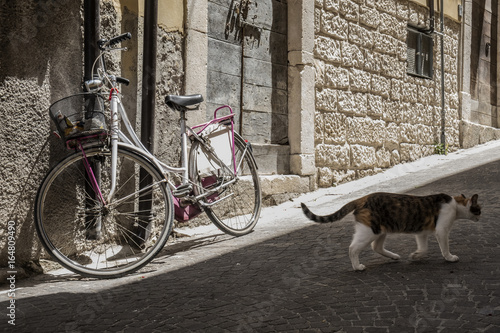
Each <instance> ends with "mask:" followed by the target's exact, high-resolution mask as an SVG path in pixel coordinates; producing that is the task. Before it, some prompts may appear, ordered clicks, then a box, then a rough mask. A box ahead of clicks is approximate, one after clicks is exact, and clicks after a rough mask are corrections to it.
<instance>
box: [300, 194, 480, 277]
mask: <svg viewBox="0 0 500 333" xmlns="http://www.w3.org/2000/svg"><path fill="white" fill-rule="evenodd" d="M477 199H478V195H477V194H474V195H473V196H472V197H471V198H466V197H465V196H464V195H463V194H462V195H461V196H457V197H451V196H449V195H447V194H435V195H428V196H414V195H405V194H395V193H372V194H369V195H367V196H364V197H362V198H359V199H357V200H354V201H351V202H349V203H348V204H346V205H344V206H343V207H342V208H340V210H338V211H337V212H335V213H333V214H331V215H327V216H318V215H316V214H314V213H312V212H311V211H310V210H309V208H307V206H306V205H305V204H304V203H302V210H303V211H304V214H305V215H306V216H307V217H308V218H309V219H311V220H313V221H315V222H320V223H327V222H334V221H338V220H340V219H342V218H343V217H345V216H346V215H347V214H349V213H350V212H352V211H354V217H355V220H356V222H358V223H356V224H355V232H354V236H353V239H352V243H351V245H350V246H349V257H350V259H351V263H352V267H353V268H354V270H359V271H362V270H364V269H365V266H364V265H362V264H360V263H359V253H360V252H361V251H362V250H363V249H364V248H365V247H366V246H367V245H368V244H370V243H371V245H372V248H373V250H374V251H375V252H377V253H380V254H381V255H383V256H386V257H389V258H391V259H395V260H397V259H399V255H397V254H395V253H392V252H390V251H387V250H386V249H385V248H384V241H385V238H386V236H387V233H411V234H415V238H416V240H417V250H416V251H415V252H413V253H412V254H411V255H410V257H411V258H412V259H418V258H421V257H422V256H424V255H425V254H426V252H427V239H428V237H429V235H430V234H433V233H434V234H435V236H436V239H437V240H438V243H439V247H440V248H441V253H442V254H443V256H444V258H445V259H446V260H447V261H452V262H454V261H458V257H457V256H455V255H452V254H451V253H450V250H449V243H448V235H449V233H450V230H451V227H452V226H453V222H454V221H455V220H458V219H469V220H472V221H478V220H479V217H480V215H481V207H480V206H479V205H478V203H477Z"/></svg>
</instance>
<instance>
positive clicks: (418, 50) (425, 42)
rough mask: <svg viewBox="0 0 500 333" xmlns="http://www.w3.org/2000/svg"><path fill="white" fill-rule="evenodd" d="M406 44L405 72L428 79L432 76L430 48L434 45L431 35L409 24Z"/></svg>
mask: <svg viewBox="0 0 500 333" xmlns="http://www.w3.org/2000/svg"><path fill="white" fill-rule="evenodd" d="M406 44H407V67H406V72H407V73H408V74H409V75H415V76H419V77H424V78H428V79H430V78H432V74H433V72H432V70H433V69H432V61H433V58H432V50H433V46H434V40H433V38H432V35H429V34H426V33H423V32H421V31H418V30H416V29H415V28H412V27H410V26H409V27H408V35H407V39H406Z"/></svg>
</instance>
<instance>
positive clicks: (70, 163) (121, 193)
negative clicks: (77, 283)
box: [35, 146, 173, 278]
mask: <svg viewBox="0 0 500 333" xmlns="http://www.w3.org/2000/svg"><path fill="white" fill-rule="evenodd" d="M85 154H86V156H87V159H88V160H92V161H97V162H95V163H100V165H101V166H100V167H97V168H94V172H98V171H99V169H100V176H99V178H100V181H99V183H100V188H101V191H102V194H103V197H104V198H106V197H107V194H108V193H109V187H110V177H109V170H110V167H109V163H110V160H111V153H110V152H109V150H108V149H107V148H106V147H105V146H98V147H92V148H89V149H86V150H85ZM83 161H84V159H83V154H82V153H81V152H75V153H73V154H71V155H69V156H67V157H66V158H64V159H63V160H62V161H61V162H59V163H58V164H57V165H56V166H55V167H54V168H52V169H51V170H50V171H49V172H48V173H47V175H46V177H45V179H44V180H43V182H42V184H41V186H40V188H39V190H38V193H37V196H36V200H35V226H36V230H37V233H38V235H39V238H40V240H41V242H42V244H43V246H44V248H45V249H46V250H47V252H48V253H49V254H50V255H51V256H52V257H53V258H55V259H56V260H57V261H58V262H59V263H60V264H61V265H62V266H63V267H65V268H67V269H69V270H71V271H73V272H75V273H78V274H80V275H82V276H87V277H95V278H115V277H119V276H122V275H125V274H128V273H131V272H134V271H136V270H138V269H140V268H141V267H143V266H145V265H146V264H148V263H149V262H150V261H151V260H152V259H153V258H154V256H155V255H156V254H157V253H158V252H159V251H160V250H161V249H162V248H163V246H164V245H165V243H166V241H167V239H168V237H169V235H170V232H171V230H172V224H173V201H172V196H171V193H170V189H169V188H168V186H167V185H166V182H164V181H163V179H164V177H163V176H162V174H161V172H160V171H159V170H158V169H157V167H156V166H154V165H153V164H152V163H151V162H150V161H149V160H148V159H147V158H145V157H143V156H142V155H140V154H138V153H136V152H134V151H133V150H130V149H127V148H126V147H120V146H119V147H118V163H117V177H116V178H117V179H116V182H117V187H116V192H115V195H114V197H113V201H112V202H110V203H108V204H106V205H103V204H102V203H101V201H99V200H96V199H95V196H94V194H93V190H91V191H89V190H88V188H85V184H88V183H89V181H88V178H87V176H86V174H87V172H86V170H85V168H84V167H83ZM145 177H151V178H150V180H151V179H152V180H153V182H150V184H152V185H151V187H150V188H149V189H148V188H147V187H143V188H145V189H146V190H144V189H143V190H141V187H140V186H141V185H140V181H141V180H143V179H145ZM120 199H121V201H120ZM144 205H146V206H148V205H149V206H150V207H151V209H149V208H148V207H146V208H144V207H145V206H144Z"/></svg>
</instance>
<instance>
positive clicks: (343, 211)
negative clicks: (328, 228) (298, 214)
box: [300, 200, 357, 223]
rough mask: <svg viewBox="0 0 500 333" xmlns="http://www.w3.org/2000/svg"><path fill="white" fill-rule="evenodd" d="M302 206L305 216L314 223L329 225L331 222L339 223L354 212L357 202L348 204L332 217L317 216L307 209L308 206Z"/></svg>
mask: <svg viewBox="0 0 500 333" xmlns="http://www.w3.org/2000/svg"><path fill="white" fill-rule="evenodd" d="M300 205H301V206H302V211H303V212H304V215H305V216H307V218H308V219H310V220H312V221H314V222H319V223H329V222H335V221H338V220H340V219H342V218H344V217H345V216H346V215H347V214H349V213H350V212H352V211H353V210H354V209H356V207H357V200H354V201H351V202H349V203H348V204H346V205H344V206H343V207H342V208H340V209H339V210H338V211H336V212H335V213H333V214H330V215H324V216H320V215H316V214H314V213H313V212H311V211H310V210H309V208H307V206H306V205H305V204H304V203H301V204H300Z"/></svg>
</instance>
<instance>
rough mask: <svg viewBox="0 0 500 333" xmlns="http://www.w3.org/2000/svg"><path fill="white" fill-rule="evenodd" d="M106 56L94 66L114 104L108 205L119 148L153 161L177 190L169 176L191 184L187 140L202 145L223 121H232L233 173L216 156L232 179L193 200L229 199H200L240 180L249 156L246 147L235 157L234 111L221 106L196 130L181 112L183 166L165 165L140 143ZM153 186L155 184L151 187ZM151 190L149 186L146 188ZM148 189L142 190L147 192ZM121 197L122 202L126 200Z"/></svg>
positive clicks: (111, 198)
mask: <svg viewBox="0 0 500 333" xmlns="http://www.w3.org/2000/svg"><path fill="white" fill-rule="evenodd" d="M114 50H120V49H114ZM103 55H104V52H102V53H101V54H100V55H99V57H98V58H97V59H96V61H95V62H94V66H95V64H96V63H97V61H98V60H99V61H100V64H101V66H100V71H101V73H100V75H99V76H100V77H102V78H104V79H105V80H107V81H108V83H109V84H110V86H111V87H112V88H111V91H110V101H111V106H110V110H111V126H110V127H111V135H110V139H111V145H110V148H111V188H110V192H109V194H108V196H107V198H106V202H107V203H108V204H109V203H111V202H112V200H113V195H114V193H115V191H116V171H117V155H118V146H122V147H126V148H128V149H130V150H133V151H135V152H137V153H138V154H140V155H142V156H144V157H146V158H147V159H148V160H149V161H150V162H152V163H153V164H154V165H155V166H156V167H157V168H158V170H159V171H160V172H161V173H162V175H163V177H164V179H163V180H162V182H167V183H168V184H169V186H170V188H171V189H172V190H173V189H175V188H176V186H175V185H174V184H173V183H172V182H171V181H170V180H169V177H168V173H169V172H173V173H176V174H180V175H181V178H182V183H181V185H179V186H182V185H189V183H190V182H189V166H188V145H187V142H188V137H189V135H193V136H194V137H195V138H197V139H198V140H199V141H200V142H201V143H202V144H203V140H202V139H200V137H199V134H200V133H201V132H203V130H204V129H205V128H206V127H207V126H209V125H210V124H213V123H219V122H221V121H224V120H231V135H232V145H231V147H232V162H233V163H232V164H233V166H234V170H230V169H229V167H228V166H227V165H226V164H224V163H223V162H222V161H221V160H220V159H219V158H218V157H217V156H213V157H214V158H215V159H216V160H218V162H219V165H220V166H221V167H223V168H225V169H226V170H227V171H229V172H230V174H233V175H234V176H233V178H232V179H231V180H229V181H227V182H225V183H224V184H222V185H220V186H218V187H216V188H214V189H212V190H210V191H209V192H206V193H203V194H200V195H198V196H196V197H195V198H193V200H194V201H196V202H198V203H199V204H200V205H202V206H212V205H214V204H215V203H217V202H219V201H221V200H224V199H225V198H226V197H223V198H220V199H219V200H217V201H215V202H211V203H205V202H201V201H200V200H201V199H203V198H206V197H207V196H209V195H210V194H211V193H215V192H217V191H219V190H220V189H221V188H223V187H226V186H228V185H230V184H232V183H234V182H236V181H237V180H238V171H239V170H240V167H241V164H242V162H243V159H244V156H245V155H246V154H247V150H248V147H246V148H245V150H244V151H243V153H242V156H241V160H240V161H238V163H237V162H236V156H235V134H234V123H233V116H234V114H233V111H232V109H231V108H230V107H229V106H227V105H224V106H222V107H219V108H218V109H216V110H215V112H214V119H213V120H211V121H209V122H207V123H205V124H201V125H197V126H194V127H193V128H191V127H188V126H187V125H186V110H180V111H179V112H180V136H181V167H172V166H169V165H167V164H166V163H164V162H162V161H160V160H159V159H158V158H156V157H155V156H154V155H153V154H152V153H151V152H150V151H149V150H148V149H147V148H146V147H144V145H143V144H142V142H141V140H140V139H139V138H138V136H137V134H136V133H135V131H134V128H133V126H132V124H131V123H130V121H129V119H128V117H127V113H126V111H125V108H124V107H123V103H122V101H121V99H120V96H119V92H118V89H117V79H116V77H115V76H114V75H109V74H108V73H107V72H106V70H105V65H104V60H103ZM223 108H228V109H229V110H230V115H226V116H222V117H219V118H217V111H218V110H220V109H223ZM120 118H121V121H123V124H124V125H125V129H126V133H127V134H128V136H127V135H126V134H125V133H124V132H122V131H121V130H120V128H119V124H120ZM200 127H201V130H199V131H198V132H196V131H195V130H193V129H194V128H200ZM150 186H153V185H150ZM147 188H149V187H147ZM147 188H145V189H143V190H146V189H147ZM123 199H124V198H122V199H121V200H123Z"/></svg>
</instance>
